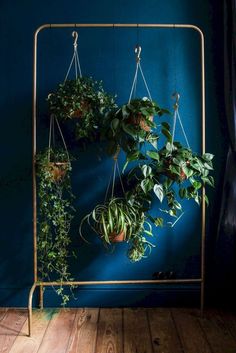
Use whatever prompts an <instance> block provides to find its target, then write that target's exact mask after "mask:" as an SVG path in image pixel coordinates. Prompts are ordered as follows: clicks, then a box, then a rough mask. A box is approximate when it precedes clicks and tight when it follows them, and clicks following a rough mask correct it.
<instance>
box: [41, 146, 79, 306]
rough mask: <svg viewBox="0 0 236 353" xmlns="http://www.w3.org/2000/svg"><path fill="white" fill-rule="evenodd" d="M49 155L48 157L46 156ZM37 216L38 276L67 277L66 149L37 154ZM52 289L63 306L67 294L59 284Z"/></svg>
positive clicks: (68, 187)
mask: <svg viewBox="0 0 236 353" xmlns="http://www.w3.org/2000/svg"><path fill="white" fill-rule="evenodd" d="M49 156H50V158H49ZM36 163H37V177H38V197H39V218H38V237H37V242H38V243H37V249H38V260H39V274H40V280H41V281H45V280H49V281H51V280H52V279H53V280H56V281H58V282H59V283H60V282H65V281H71V280H72V278H71V274H70V271H69V265H68V260H69V258H70V256H71V255H70V253H69V246H70V243H71V238H70V235H69V231H70V225H71V221H72V218H73V215H74V211H75V210H74V208H73V206H72V201H73V198H74V197H73V194H72V191H71V183H70V173H71V163H70V161H69V160H68V154H67V152H65V151H63V150H55V149H53V150H52V149H47V150H46V151H45V152H43V153H40V154H38V155H37V159H36ZM56 292H57V293H58V294H59V295H60V296H61V298H62V305H63V306H64V305H65V304H66V303H67V302H68V301H69V296H68V295H66V294H65V293H64V289H63V287H62V286H60V287H59V288H58V289H57V290H56Z"/></svg>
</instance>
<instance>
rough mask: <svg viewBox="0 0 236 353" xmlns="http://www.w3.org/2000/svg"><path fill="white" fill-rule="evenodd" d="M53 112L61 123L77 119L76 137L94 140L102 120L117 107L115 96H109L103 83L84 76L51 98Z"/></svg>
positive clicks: (68, 83)
mask: <svg viewBox="0 0 236 353" xmlns="http://www.w3.org/2000/svg"><path fill="white" fill-rule="evenodd" d="M47 101H48V104H49V110H50V112H51V114H54V115H55V116H56V117H57V118H58V120H73V121H74V122H75V125H76V130H75V131H76V138H77V139H78V140H79V139H81V138H90V139H93V138H94V135H96V133H97V132H98V131H99V130H101V126H102V119H103V117H104V115H105V114H106V113H107V112H109V111H110V110H111V109H114V108H115V107H116V104H115V102H114V97H112V96H111V95H109V94H107V93H106V92H105V91H104V89H103V87H102V82H101V81H94V80H93V79H92V78H91V77H81V78H77V79H76V80H68V81H65V82H64V83H61V84H59V86H58V88H57V89H56V91H55V92H54V93H51V94H49V95H48V98H47Z"/></svg>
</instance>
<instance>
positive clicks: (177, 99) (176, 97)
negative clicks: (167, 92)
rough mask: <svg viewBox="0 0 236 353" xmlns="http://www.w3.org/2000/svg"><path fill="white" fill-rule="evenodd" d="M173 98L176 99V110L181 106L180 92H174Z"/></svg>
mask: <svg viewBox="0 0 236 353" xmlns="http://www.w3.org/2000/svg"><path fill="white" fill-rule="evenodd" d="M172 98H173V99H175V103H174V109H175V110H176V109H177V108H178V107H179V99H180V94H179V93H178V92H174V93H173V94H172Z"/></svg>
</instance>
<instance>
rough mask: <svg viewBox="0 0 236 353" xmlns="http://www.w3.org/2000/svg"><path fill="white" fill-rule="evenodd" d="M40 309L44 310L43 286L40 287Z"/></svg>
mask: <svg viewBox="0 0 236 353" xmlns="http://www.w3.org/2000/svg"><path fill="white" fill-rule="evenodd" d="M39 307H40V309H43V286H42V285H40V287H39Z"/></svg>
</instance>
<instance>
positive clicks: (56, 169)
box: [48, 162, 69, 181]
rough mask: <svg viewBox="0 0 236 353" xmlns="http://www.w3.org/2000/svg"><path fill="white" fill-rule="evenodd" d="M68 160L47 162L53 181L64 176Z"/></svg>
mask: <svg viewBox="0 0 236 353" xmlns="http://www.w3.org/2000/svg"><path fill="white" fill-rule="evenodd" d="M68 166H69V163H68V162H49V163H48V167H49V171H50V173H51V175H52V178H53V180H54V181H60V180H61V179H62V178H64V176H65V174H66V171H67V169H68Z"/></svg>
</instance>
